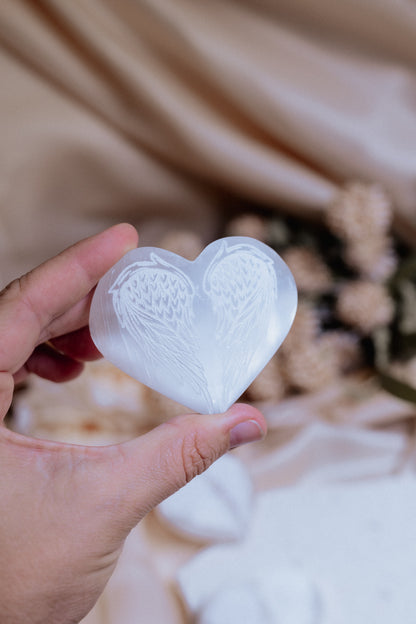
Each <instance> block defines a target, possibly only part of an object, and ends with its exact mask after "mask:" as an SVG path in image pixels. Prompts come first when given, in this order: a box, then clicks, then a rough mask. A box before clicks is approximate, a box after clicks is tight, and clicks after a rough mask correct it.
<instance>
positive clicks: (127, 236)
mask: <svg viewBox="0 0 416 624" xmlns="http://www.w3.org/2000/svg"><path fill="white" fill-rule="evenodd" d="M106 233H107V234H110V235H111V236H116V237H117V239H118V240H119V241H120V243H121V245H120V246H121V247H122V250H123V252H124V253H127V252H128V251H131V250H132V249H135V248H136V247H137V244H138V242H139V234H138V232H137V230H136V228H135V227H134V226H133V225H132V224H131V223H117V224H116V225H113V226H112V227H110V228H109V229H108V230H106Z"/></svg>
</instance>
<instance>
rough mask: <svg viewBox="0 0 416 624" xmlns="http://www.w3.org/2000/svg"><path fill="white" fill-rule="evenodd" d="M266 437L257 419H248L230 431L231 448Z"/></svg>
mask: <svg viewBox="0 0 416 624" xmlns="http://www.w3.org/2000/svg"><path fill="white" fill-rule="evenodd" d="M262 438H264V431H263V429H262V428H261V427H260V425H259V424H258V422H256V421H255V420H246V421H245V422H242V423H240V424H238V425H236V426H235V427H233V429H231V431H230V449H232V448H235V447H236V446H241V444H247V443H248V442H256V441H257V440H261V439H262Z"/></svg>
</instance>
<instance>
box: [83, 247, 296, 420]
mask: <svg viewBox="0 0 416 624" xmlns="http://www.w3.org/2000/svg"><path fill="white" fill-rule="evenodd" d="M296 306H297V290H296V285H295V282H294V279H293V276H292V274H291V272H290V271H289V269H288V267H287V265H286V264H285V263H284V262H283V260H282V259H281V258H280V256H279V255H278V254H277V253H276V252H275V251H273V250H272V249H271V248H270V247H268V246H267V245H264V244H263V243H260V242H259V241H257V240H255V239H252V238H247V237H228V238H223V239H220V240H217V241H215V242H213V243H211V244H210V245H208V247H206V248H205V249H204V251H203V252H202V253H201V254H200V256H198V258H197V259H196V260H194V261H189V260H186V259H185V258H182V257H181V256H178V255H176V254H173V253H171V252H168V251H166V250H164V249H158V248H155V247H142V248H138V249H135V250H132V251H130V252H128V253H127V254H126V255H125V256H124V257H123V258H122V259H121V260H120V261H119V262H118V263H117V264H115V265H114V267H112V268H111V269H110V271H108V273H106V274H105V275H104V277H103V278H102V279H101V280H100V281H99V283H98V285H97V288H96V291H95V293H94V297H93V301H92V304H91V312H90V329H91V335H92V338H93V340H94V342H95V344H96V346H97V348H98V349H99V351H100V352H101V353H102V354H103V356H104V357H105V358H106V359H107V360H109V361H110V362H112V363H113V364H115V365H116V366H118V367H119V368H120V369H121V370H123V371H124V372H126V373H127V374H129V375H131V376H132V377H134V378H136V379H138V380H139V381H141V382H142V383H144V384H145V385H147V386H149V387H151V388H153V389H154V390H156V391H158V392H160V393H161V394H164V395H166V396H167V397H169V398H171V399H173V400H175V401H177V402H178V403H181V404H182V405H185V406H187V407H188V408H190V409H191V410H193V411H195V412H200V413H209V414H214V413H219V412H224V411H225V410H227V409H228V408H229V407H230V406H231V405H232V404H233V403H234V401H235V400H236V399H238V397H239V396H240V395H241V394H242V393H243V392H244V390H245V389H246V388H247V387H248V386H249V385H250V383H251V382H252V381H253V379H254V378H255V377H256V376H257V375H258V373H259V372H260V371H261V370H262V369H263V368H264V366H265V365H266V364H267V362H268V361H269V360H270V359H271V357H272V356H273V354H274V353H275V352H276V350H277V349H278V348H279V346H280V345H281V343H282V342H283V340H284V338H285V337H286V335H287V333H288V331H289V329H290V327H291V325H292V322H293V319H294V316H295V313H296Z"/></svg>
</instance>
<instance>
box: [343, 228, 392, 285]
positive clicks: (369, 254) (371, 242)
mask: <svg viewBox="0 0 416 624" xmlns="http://www.w3.org/2000/svg"><path fill="white" fill-rule="evenodd" d="M344 256H345V261H346V262H347V264H349V265H350V266H351V267H352V268H354V269H355V270H356V271H357V272H358V273H359V274H360V275H361V276H362V277H365V278H368V279H370V280H371V281H374V282H384V281H386V280H387V279H388V278H389V277H390V276H391V275H392V273H393V272H394V271H395V269H396V267H397V257H396V255H395V254H394V251H393V246H392V243H391V240H390V239H389V238H387V237H386V236H379V237H377V236H373V237H370V238H368V239H367V240H361V239H360V240H356V241H354V242H351V243H347V245H346V248H345V253H344Z"/></svg>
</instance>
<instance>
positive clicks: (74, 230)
mask: <svg viewBox="0 0 416 624" xmlns="http://www.w3.org/2000/svg"><path fill="white" fill-rule="evenodd" d="M415 41H416V7H415V5H414V3H412V2H406V1H402V2H400V3H393V2H391V1H389V0H345V1H344V2H342V3H333V2H331V1H330V0H319V1H318V2H312V1H311V0H299V1H298V2H296V3H292V2H290V1H289V0H279V1H275V0H257V1H255V0H239V1H237V0H235V1H232V0H228V1H225V0H221V1H220V0H213V1H212V2H209V3H206V2H201V1H197V2H195V1H193V0H176V1H175V2H170V1H169V0H151V1H150V0H149V1H147V0H141V1H139V0H136V1H131V0H89V1H88V2H87V3H85V2H82V0H74V1H72V2H60V1H57V0H42V1H40V2H35V1H29V0H26V1H25V0H3V1H2V3H1V6H0V50H1V53H0V76H1V85H2V87H1V89H0V135H1V138H2V149H1V154H0V171H1V174H0V205H1V213H0V237H1V238H0V249H1V256H2V257H1V260H2V262H1V266H2V269H1V275H0V279H1V281H6V280H7V279H9V278H10V277H12V276H14V275H15V274H17V273H20V272H21V271H23V270H26V269H28V268H30V267H31V266H32V265H33V264H34V263H36V262H38V261H40V260H42V259H44V258H45V257H47V256H49V255H51V254H53V253H55V252H57V251H59V250H61V249H62V248H63V247H64V246H65V245H67V244H69V243H71V242H73V241H74V240H75V239H77V238H79V237H80V236H84V235H85V234H89V233H93V232H95V231H97V230H98V229H100V228H102V227H105V226H106V225H108V224H109V223H113V222H114V221H118V220H121V219H125V220H129V221H132V222H134V223H135V224H136V225H138V226H139V228H140V230H141V233H142V241H143V242H144V243H145V244H148V243H151V242H154V241H155V239H156V238H157V236H158V235H159V233H160V232H161V230H163V229H165V228H168V227H181V226H182V227H183V226H186V227H188V228H189V227H190V228H193V229H195V230H196V231H198V232H201V233H203V235H204V238H205V239H206V240H207V241H208V240H210V239H212V238H213V237H214V236H215V235H216V232H217V228H218V220H219V219H220V218H221V215H222V214H223V211H224V210H225V209H226V207H227V206H228V205H229V204H230V203H232V201H233V200H235V199H237V200H239V201H247V202H250V203H252V202H254V203H257V204H262V205H265V206H270V207H273V208H276V209H279V210H285V211H296V212H300V213H308V214H310V215H319V214H320V213H321V211H322V210H323V209H324V208H325V207H326V206H327V205H328V204H329V203H330V201H331V198H332V197H333V195H334V193H335V192H336V191H337V189H338V187H339V185H340V184H342V183H343V182H344V181H346V180H349V179H363V180H369V181H380V182H381V183H383V184H384V186H385V187H386V189H387V190H388V191H389V192H390V193H391V194H392V196H393V198H394V201H395V204H396V209H397V219H396V221H397V223H396V225H397V227H398V228H399V229H400V230H401V231H402V232H403V233H406V234H407V235H408V236H411V235H412V234H413V235H414V233H415V231H416V209H415V208H416V71H415V65H416V45H415V43H414V42H415ZM6 258H7V260H8V265H6V262H5V259H6Z"/></svg>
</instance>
